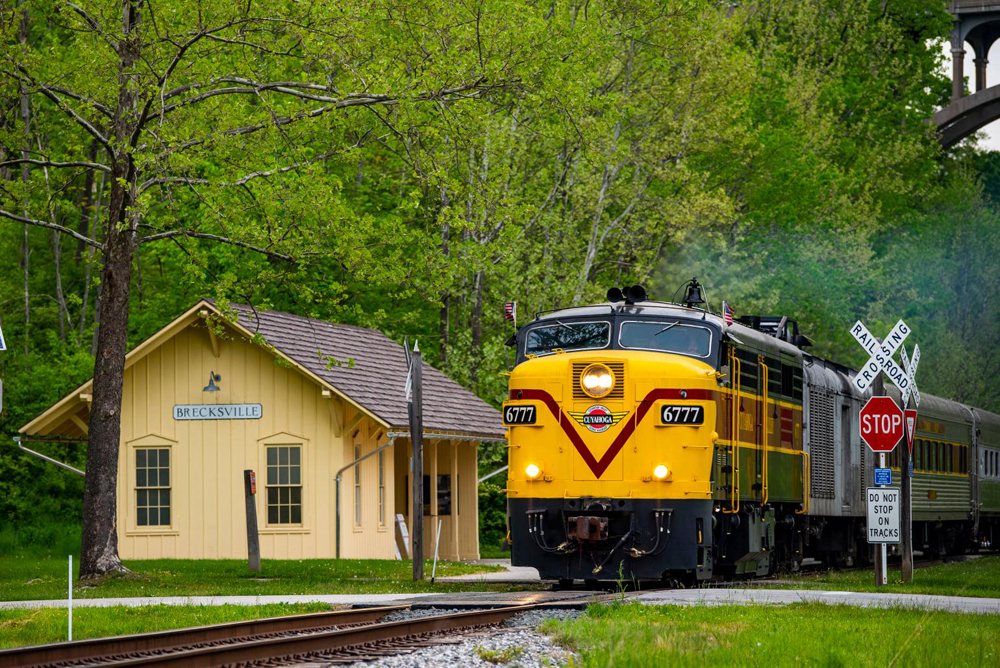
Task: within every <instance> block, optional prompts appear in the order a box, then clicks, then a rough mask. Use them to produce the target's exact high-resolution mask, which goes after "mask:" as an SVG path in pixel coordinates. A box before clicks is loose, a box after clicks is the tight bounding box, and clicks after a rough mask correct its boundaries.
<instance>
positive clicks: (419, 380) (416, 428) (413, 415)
mask: <svg viewBox="0 0 1000 668" xmlns="http://www.w3.org/2000/svg"><path fill="white" fill-rule="evenodd" d="M404 348H405V349H406V361H407V362H408V363H409V367H410V369H409V373H408V374H407V377H406V388H405V390H404V391H405V393H406V401H407V404H408V405H407V408H408V412H409V418H410V443H411V444H412V445H413V465H412V469H411V471H410V480H412V481H413V483H412V486H413V506H412V508H413V549H412V550H411V554H412V555H413V579H414V580H423V579H424V411H423V403H424V399H423V385H424V383H423V361H422V359H421V354H420V349H419V347H418V346H417V345H414V346H413V354H412V355H411V354H410V347H409V341H406V342H405V343H404Z"/></svg>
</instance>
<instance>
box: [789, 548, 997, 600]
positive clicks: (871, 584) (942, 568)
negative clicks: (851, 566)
mask: <svg viewBox="0 0 1000 668" xmlns="http://www.w3.org/2000/svg"><path fill="white" fill-rule="evenodd" d="M779 577H781V578H782V579H783V580H791V581H793V582H794V583H795V584H792V585H784V587H786V588H795V589H837V590H849V591H880V592H893V593H899V594H939V595H944V596H977V597H985V598H997V597H1000V557H980V558H979V559H973V560H971V561H960V562H953V563H948V564H937V565H935V566H927V567H924V568H918V569H916V570H915V571H914V574H913V582H911V583H908V584H904V583H903V581H902V578H901V575H900V572H899V570H898V569H893V568H890V569H889V577H888V580H889V584H888V585H887V586H885V587H878V588H876V587H875V573H874V571H873V570H871V569H868V570H863V571H827V572H824V573H819V574H813V575H800V576H793V577H787V576H779Z"/></svg>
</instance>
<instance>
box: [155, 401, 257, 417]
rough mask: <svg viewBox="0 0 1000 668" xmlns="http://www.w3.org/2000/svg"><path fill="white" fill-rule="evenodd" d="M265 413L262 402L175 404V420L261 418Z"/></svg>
mask: <svg viewBox="0 0 1000 668" xmlns="http://www.w3.org/2000/svg"><path fill="white" fill-rule="evenodd" d="M263 415H264V409H263V408H262V407H261V405H260V404H179V405H176V406H174V419H175V420H259V419H260V418H261V417H262V416H263Z"/></svg>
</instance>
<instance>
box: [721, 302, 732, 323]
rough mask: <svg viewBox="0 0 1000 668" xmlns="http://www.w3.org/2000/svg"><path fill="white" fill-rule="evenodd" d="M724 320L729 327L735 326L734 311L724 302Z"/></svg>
mask: <svg viewBox="0 0 1000 668" xmlns="http://www.w3.org/2000/svg"><path fill="white" fill-rule="evenodd" d="M722 319H723V320H725V321H726V324H727V325H731V324H733V309H731V308H729V304H728V303H727V302H722Z"/></svg>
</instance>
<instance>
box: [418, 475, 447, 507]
mask: <svg viewBox="0 0 1000 668" xmlns="http://www.w3.org/2000/svg"><path fill="white" fill-rule="evenodd" d="M437 482H438V484H437V492H438V493H437V506H438V515H451V476H450V475H449V474H447V473H446V474H444V475H439V476H438V477H437ZM430 514H431V477H430V476H429V475H425V476H424V515H430Z"/></svg>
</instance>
